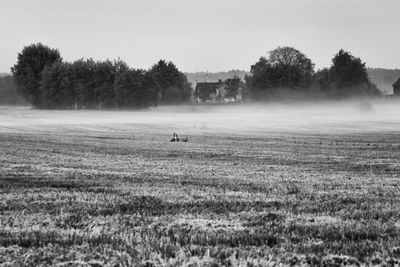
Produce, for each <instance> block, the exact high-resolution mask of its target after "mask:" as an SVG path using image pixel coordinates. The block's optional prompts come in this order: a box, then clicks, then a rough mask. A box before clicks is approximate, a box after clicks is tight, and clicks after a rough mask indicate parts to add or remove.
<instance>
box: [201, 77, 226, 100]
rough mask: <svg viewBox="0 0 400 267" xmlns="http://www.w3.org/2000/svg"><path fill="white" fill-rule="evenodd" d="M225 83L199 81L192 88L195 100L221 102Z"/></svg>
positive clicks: (224, 91)
mask: <svg viewBox="0 0 400 267" xmlns="http://www.w3.org/2000/svg"><path fill="white" fill-rule="evenodd" d="M225 87H226V85H225V83H223V82H222V81H221V80H219V81H218V82H200V83H197V84H196V88H195V89H194V99H195V102H198V103H200V102H210V101H211V102H221V100H222V99H223V97H224V96H225V93H226V90H225Z"/></svg>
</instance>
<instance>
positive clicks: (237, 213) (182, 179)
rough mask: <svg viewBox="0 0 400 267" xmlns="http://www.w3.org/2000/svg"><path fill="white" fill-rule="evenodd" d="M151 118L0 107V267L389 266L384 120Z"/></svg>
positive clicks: (393, 151)
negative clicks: (176, 136)
mask: <svg viewBox="0 0 400 267" xmlns="http://www.w3.org/2000/svg"><path fill="white" fill-rule="evenodd" d="M161 111H162V112H161ZM161 111H155V113H154V112H153V113H152V112H148V113H135V112H96V111H93V112H63V113H61V112H51V111H50V112H48V111H46V112H44V111H32V110H28V109H21V110H20V109H8V108H7V109H2V110H0V119H1V120H0V266H132V265H142V266H176V265H184V266H218V265H224V266H266V265H270V266H274V265H278V264H283V265H301V264H303V265H315V266H319V265H327V266H337V265H341V264H348V265H370V264H377V265H379V264H380V265H389V266H390V265H396V264H400V208H399V206H400V205H399V204H400V177H399V174H400V161H399V159H400V135H399V133H400V130H399V129H398V127H399V126H400V124H399V123H398V121H396V120H391V119H387V118H388V117H387V116H386V117H385V118H386V119H385V120H383V121H379V123H378V121H377V117H376V114H375V115H373V114H372V115H371V114H370V115H366V116H362V117H357V123H356V122H355V121H352V120H349V119H348V118H346V119H343V120H339V119H338V118H337V117H335V118H334V119H333V117H332V119H331V120H329V119H327V120H319V119H316V118H319V116H322V115H321V113H320V112H313V113H312V114H314V115H312V114H311V113H306V114H304V113H302V116H306V117H307V118H313V119H312V120H307V121H303V122H302V123H299V120H296V117H292V116H289V114H287V115H288V116H287V117H290V118H294V119H292V120H293V121H296V122H297V124H296V125H295V126H291V125H293V121H292V120H291V121H289V120H287V119H286V120H285V119H284V117H280V119H279V118H278V119H276V120H274V121H273V122H270V123H269V124H268V122H267V121H263V120H260V118H262V117H263V116H262V114H259V115H257V116H256V117H254V115H249V114H250V113H245V112H244V113H243V112H241V113H240V114H241V115H240V116H243V117H240V116H239V115H238V114H236V115H237V116H236V117H235V116H232V114H231V112H215V113H213V114H209V113H205V112H199V111H197V110H196V111H191V113H190V112H187V113H185V114H188V115H187V117H184V115H182V113H180V112H178V113H174V112H175V111H174V112H172V113H165V111H163V110H161ZM42 112H43V113H42ZM166 114H167V115H166ZM173 114H175V115H173ZM227 114H229V116H228V115H227ZM243 114H244V115H243ZM246 114H247V115H246ZM294 114H295V113H293V116H294ZM296 114H297V113H296ZM394 115H397V114H394ZM265 116H267V117H268V114H266V113H265V114H264V117H265ZM313 116H314V117H313ZM357 116H358V115H357ZM374 116H375V117H374ZM131 117H132V118H133V119H127V118H131ZM67 118H68V119H67ZM107 118H108V119H107ZM139 118H141V119H139ZM171 118H173V119H171ZM246 118H247V119H246ZM254 121H257V122H258V124H255V123H253V122H254ZM84 122H85V123H84ZM278 122H279V123H278ZM327 122H328V123H327ZM251 125H253V126H254V127H250V126H251ZM382 129H383V130H382ZM173 131H177V132H178V133H179V134H181V136H180V137H181V138H182V137H184V136H188V137H189V142H188V143H182V142H179V143H170V142H168V141H169V139H170V138H171V136H172V132H173Z"/></svg>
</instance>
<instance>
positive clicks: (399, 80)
mask: <svg viewBox="0 0 400 267" xmlns="http://www.w3.org/2000/svg"><path fill="white" fill-rule="evenodd" d="M399 86H400V78H399V79H398V80H397V81H396V82H395V83H394V84H393V88H395V87H399Z"/></svg>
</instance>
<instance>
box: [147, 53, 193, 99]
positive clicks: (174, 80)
mask: <svg viewBox="0 0 400 267" xmlns="http://www.w3.org/2000/svg"><path fill="white" fill-rule="evenodd" d="M149 72H151V73H152V74H153V75H154V77H155V79H156V80H157V82H158V84H159V85H160V98H161V101H162V102H164V103H178V102H184V101H187V100H189V98H190V96H191V87H190V84H189V82H188V81H187V78H186V75H185V74H184V73H182V72H180V71H179V70H178V68H177V67H176V66H175V64H174V63H172V62H166V61H164V60H160V61H158V63H157V64H155V65H153V67H151V69H150V70H149ZM168 91H171V92H168Z"/></svg>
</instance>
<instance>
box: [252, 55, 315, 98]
mask: <svg viewBox="0 0 400 267" xmlns="http://www.w3.org/2000/svg"><path fill="white" fill-rule="evenodd" d="M250 71H251V74H252V75H251V76H248V77H246V82H247V85H248V86H249V88H250V90H251V91H252V93H253V95H254V96H255V97H257V98H259V97H260V95H262V97H263V98H265V97H269V94H271V93H272V92H273V91H277V90H280V89H284V88H285V89H296V90H302V89H306V88H308V87H309V86H310V84H311V83H312V81H313V78H314V64H313V63H312V61H311V59H309V58H308V57H307V56H306V55H304V54H303V53H301V52H300V51H299V50H297V49H295V48H293V47H278V48H276V49H274V50H272V51H270V52H269V56H268V58H266V57H261V58H260V59H259V61H258V62H256V63H255V64H254V65H252V66H251V70H250Z"/></svg>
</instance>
